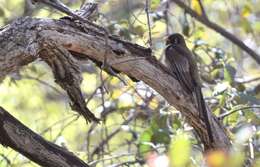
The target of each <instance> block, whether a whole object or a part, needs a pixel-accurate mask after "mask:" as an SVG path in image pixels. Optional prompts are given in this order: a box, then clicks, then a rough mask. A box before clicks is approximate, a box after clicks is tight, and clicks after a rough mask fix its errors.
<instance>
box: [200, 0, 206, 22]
mask: <svg viewBox="0 0 260 167" xmlns="http://www.w3.org/2000/svg"><path fill="white" fill-rule="evenodd" d="M198 2H199V5H200V9H201V12H202V16H203V17H205V19H208V16H207V13H206V11H205V8H204V6H203V3H202V2H201V0H198Z"/></svg>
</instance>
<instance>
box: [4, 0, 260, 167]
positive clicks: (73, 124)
mask: <svg viewBox="0 0 260 167" xmlns="http://www.w3.org/2000/svg"><path fill="white" fill-rule="evenodd" d="M63 2H64V4H66V5H67V6H69V7H71V8H72V9H78V8H79V7H80V5H81V3H82V1H80V0H66V1H63ZM147 2H148V1H145V0H136V1H131V0H100V1H97V3H98V6H99V13H98V14H97V16H96V18H95V19H96V20H95V22H96V23H97V24H99V25H102V26H104V27H106V28H107V29H108V30H109V32H110V33H111V34H114V35H115V36H120V38H122V39H125V40H128V41H131V42H133V43H137V44H139V45H142V46H145V47H151V48H152V51H153V54H154V56H156V58H157V59H158V60H162V59H163V57H162V56H163V54H164V53H163V50H164V48H165V38H166V37H167V36H168V35H169V34H171V33H173V32H179V33H182V34H184V35H185V39H186V43H187V44H188V46H189V48H190V49H191V50H192V51H193V53H194V55H195V56H196V60H197V61H198V64H199V70H200V74H201V77H202V80H203V83H204V88H203V93H204V95H205V97H206V98H205V99H206V101H207V102H208V104H209V106H210V107H211V109H212V111H213V112H214V114H215V115H217V116H218V118H219V119H220V120H221V122H222V123H223V124H224V126H225V128H226V129H227V131H228V135H229V137H230V138H231V140H232V143H233V154H231V155H230V156H229V157H227V156H226V155H225V154H224V153H223V152H213V153H211V154H208V155H206V157H207V160H208V164H209V165H212V166H214V165H215V166H216V167H218V166H219V167H220V166H223V165H226V164H229V166H234V167H237V166H242V165H244V164H246V165H249V166H250V165H251V166H255V167H257V166H260V153H259V151H260V139H259V135H260V133H259V124H260V120H259V117H260V67H259V64H258V63H257V61H255V59H253V58H252V57H251V56H250V55H249V54H247V53H246V52H244V51H243V50H242V49H240V48H239V47H238V46H237V45H236V44H234V43H232V42H230V41H229V40H228V39H227V38H226V37H224V36H222V35H220V34H218V33H216V32H215V31H214V30H212V29H211V28H208V27H207V26H205V25H204V24H202V23H200V22H198V21H196V19H194V18H192V17H191V16H190V15H189V14H188V13H186V12H184V10H183V9H182V8H180V7H178V6H177V5H176V4H175V3H174V2H173V1H162V2H161V1H160V0H151V1H149V2H150V4H147ZM198 2H199V1H197V0H191V1H187V4H189V7H190V8H191V9H192V10H194V11H195V12H196V13H198V14H199V15H203V14H206V15H207V17H208V18H209V19H210V20H211V21H212V22H214V23H216V24H218V25H219V26H221V27H222V28H223V29H225V30H227V31H229V32H231V33H232V34H234V35H235V36H236V37H237V38H239V39H240V40H241V41H243V42H244V43H245V44H246V45H247V46H249V47H250V48H252V49H253V50H254V51H255V52H256V53H258V54H260V42H259V41H260V1H259V0H250V1H239V0H223V1H214V0H204V1H202V2H203V5H204V10H202V9H203V8H201V6H200V4H199V3H198ZM147 13H149V24H150V27H149V26H148V25H149V24H148V21H147ZM23 16H32V17H38V18H56V19H59V18H61V17H63V16H64V15H63V14H62V13H61V12H58V11H56V10H54V9H52V8H49V7H46V6H44V5H39V4H38V5H32V4H31V3H30V1H25V0H15V1H14V0H13V1H9V0H0V26H1V27H3V26H5V25H7V24H9V23H11V22H12V21H14V20H15V19H17V18H19V17H23ZM150 37H151V40H150ZM82 70H83V71H84V73H83V78H84V80H83V82H82V84H81V88H82V90H83V92H84V96H85V97H86V101H87V105H88V107H89V108H90V109H91V111H93V112H94V113H95V115H96V116H97V117H102V119H103V122H102V123H101V124H95V123H92V124H86V122H85V120H84V118H83V117H80V116H79V115H77V114H76V113H75V112H73V111H71V109H70V106H69V99H68V98H67V96H66V94H65V92H64V91H63V90H62V89H61V88H60V87H59V86H57V85H56V84H55V82H54V79H53V76H52V73H51V71H50V70H49V67H48V66H47V65H46V64H45V63H43V62H41V61H37V62H33V63H31V64H30V65H29V66H27V67H26V68H24V69H23V70H20V71H17V72H15V73H13V74H11V75H9V76H8V77H6V78H4V79H3V80H2V81H1V84H0V105H1V106H3V107H4V108H5V109H7V110H8V111H10V112H11V114H12V115H13V116H15V117H16V118H17V119H19V120H20V121H21V122H22V123H24V124H25V125H27V126H28V127H30V128H31V129H32V130H34V131H35V132H37V133H38V134H40V135H41V136H43V137H44V138H45V139H47V140H49V141H51V142H54V143H56V144H58V145H61V146H62V147H65V148H67V149H68V150H70V151H72V152H74V153H75V154H76V155H77V156H78V157H80V158H81V159H83V160H85V161H87V162H88V163H89V165H93V166H95V165H97V166H111V167H112V166H124V165H125V166H126V165H129V166H149V167H157V166H158V164H159V166H161V167H164V166H165V167H166V166H167V163H169V164H171V166H172V167H173V166H179V167H182V166H202V164H204V163H205V162H204V161H203V154H202V150H203V149H202V145H201V143H200V141H199V140H197V137H196V134H195V133H194V132H193V129H192V128H191V127H190V126H189V125H188V124H187V123H186V122H185V119H184V118H183V117H182V116H181V114H180V112H178V111H177V110H176V109H174V108H173V107H172V106H170V105H168V104H167V102H166V101H165V100H164V99H163V98H162V97H161V96H160V95H159V94H158V93H157V92H155V91H154V90H153V89H151V88H150V87H148V86H147V85H146V84H144V83H143V82H137V83H136V82H133V81H132V80H131V79H129V78H128V77H126V76H124V75H123V74H120V78H122V79H123V80H124V82H125V83H126V84H125V83H124V82H122V80H120V79H118V77H113V76H111V75H109V74H107V73H106V72H104V71H102V72H101V71H100V68H98V67H96V66H95V64H94V63H92V61H86V63H85V64H84V66H82ZM0 135H1V134H0ZM156 164H157V166H156ZM0 166H13V167H14V166H19V167H20V166H21V167H31V166H37V165H36V164H35V163H33V162H31V161H30V160H28V159H27V158H25V157H24V156H22V155H20V154H19V153H17V152H15V151H14V150H12V149H10V148H5V147H3V146H0Z"/></svg>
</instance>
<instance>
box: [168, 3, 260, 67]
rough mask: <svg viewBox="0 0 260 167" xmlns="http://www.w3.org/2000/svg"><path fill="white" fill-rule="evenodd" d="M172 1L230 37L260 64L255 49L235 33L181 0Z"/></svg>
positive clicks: (259, 57)
mask: <svg viewBox="0 0 260 167" xmlns="http://www.w3.org/2000/svg"><path fill="white" fill-rule="evenodd" d="M171 2H174V3H176V4H177V5H178V6H179V7H180V8H182V9H184V10H185V11H186V12H187V13H188V14H189V15H191V16H192V17H194V18H195V19H197V20H198V21H199V22H201V23H202V24H204V25H206V26H207V27H209V28H211V29H213V30H214V31H216V32H218V33H219V34H221V35H222V36H224V37H225V38H227V39H229V40H230V41H231V42H233V43H234V44H235V45H237V46H238V47H240V48H241V49H242V50H244V51H245V52H246V53H248V54H249V56H251V57H252V58H253V59H254V60H255V61H256V62H257V63H258V64H260V56H259V55H258V54H257V53H256V52H255V51H254V50H252V49H251V48H249V47H248V46H247V45H246V44H244V42H242V41H241V40H240V39H238V38H237V37H236V36H235V35H233V34H231V33H230V32H228V31H226V30H225V29H224V28H222V27H221V26H219V25H217V24H216V23H213V22H212V21H210V20H209V19H208V18H207V17H204V15H199V14H197V13H196V12H195V11H194V10H192V9H191V8H190V7H189V6H187V5H186V4H185V3H184V2H182V1H181V0H171Z"/></svg>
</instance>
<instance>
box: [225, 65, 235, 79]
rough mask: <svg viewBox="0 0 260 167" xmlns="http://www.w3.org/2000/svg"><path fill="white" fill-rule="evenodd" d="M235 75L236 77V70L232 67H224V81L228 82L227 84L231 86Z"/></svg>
mask: <svg viewBox="0 0 260 167" xmlns="http://www.w3.org/2000/svg"><path fill="white" fill-rule="evenodd" d="M235 75H236V69H235V68H234V67H233V66H231V65H229V64H226V65H225V67H224V79H225V81H228V82H229V84H232V83H233V81H234V78H235Z"/></svg>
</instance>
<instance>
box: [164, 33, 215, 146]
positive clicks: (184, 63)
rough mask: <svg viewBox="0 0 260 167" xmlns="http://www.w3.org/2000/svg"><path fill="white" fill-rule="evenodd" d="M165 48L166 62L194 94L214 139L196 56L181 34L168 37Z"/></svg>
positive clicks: (201, 114)
mask: <svg viewBox="0 0 260 167" xmlns="http://www.w3.org/2000/svg"><path fill="white" fill-rule="evenodd" d="M166 45H167V47H166V49H165V64H166V66H167V68H168V69H169V70H170V72H171V73H173V74H174V75H175V76H176V79H177V80H178V81H179V82H180V85H181V86H182V88H183V89H184V91H185V92H186V93H187V94H189V95H192V97H193V99H194V101H195V102H196V103H197V104H196V106H197V108H198V110H199V115H200V117H201V119H202V120H203V122H204V123H205V125H206V128H207V131H208V135H209V140H210V141H213V134H212V130H211V125H210V121H209V117H208V112H207V107H206V104H205V101H204V99H203V95H202V92H201V81H200V76H199V73H198V67H197V64H196V61H195V60H194V57H193V55H192V53H191V52H190V50H189V49H188V47H187V46H186V43H185V40H184V38H183V36H182V35H181V34H178V33H176V34H172V35H170V36H169V37H168V38H167V41H166Z"/></svg>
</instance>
